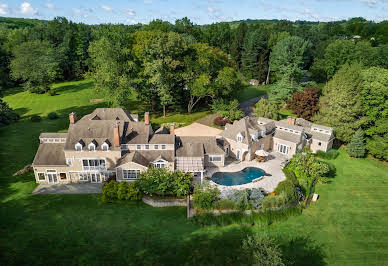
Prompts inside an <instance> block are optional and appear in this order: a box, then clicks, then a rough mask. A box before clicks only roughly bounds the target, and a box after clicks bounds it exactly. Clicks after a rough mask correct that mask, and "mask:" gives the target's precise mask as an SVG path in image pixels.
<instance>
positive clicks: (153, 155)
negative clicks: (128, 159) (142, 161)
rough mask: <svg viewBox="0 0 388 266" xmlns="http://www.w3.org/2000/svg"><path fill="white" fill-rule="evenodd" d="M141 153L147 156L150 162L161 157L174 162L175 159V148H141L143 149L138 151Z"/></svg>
mask: <svg viewBox="0 0 388 266" xmlns="http://www.w3.org/2000/svg"><path fill="white" fill-rule="evenodd" d="M136 152H138V153H139V154H141V155H142V156H143V157H144V158H146V159H147V160H148V161H149V162H151V163H152V162H154V161H156V160H157V159H158V158H159V157H161V158H162V159H164V160H166V161H169V162H174V161H175V152H174V150H164V151H156V150H149V151H145V150H141V151H136Z"/></svg>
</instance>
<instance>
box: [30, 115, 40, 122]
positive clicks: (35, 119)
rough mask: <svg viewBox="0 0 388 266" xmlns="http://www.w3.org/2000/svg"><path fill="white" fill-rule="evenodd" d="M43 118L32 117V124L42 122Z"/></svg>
mask: <svg viewBox="0 0 388 266" xmlns="http://www.w3.org/2000/svg"><path fill="white" fill-rule="evenodd" d="M41 120H42V118H41V117H40V116H39V115H33V116H31V121H32V122H40V121H41Z"/></svg>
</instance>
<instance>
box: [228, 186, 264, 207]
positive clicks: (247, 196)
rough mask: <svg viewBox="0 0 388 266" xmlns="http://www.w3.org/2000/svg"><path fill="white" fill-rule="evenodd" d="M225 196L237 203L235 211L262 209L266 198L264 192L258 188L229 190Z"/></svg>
mask: <svg viewBox="0 0 388 266" xmlns="http://www.w3.org/2000/svg"><path fill="white" fill-rule="evenodd" d="M225 196H226V198H227V199H229V200H232V201H233V202H234V203H235V207H236V208H235V209H239V210H249V209H260V208H261V201H262V200H263V198H264V194H263V192H262V191H261V190H259V189H257V188H252V189H249V188H247V189H244V190H237V189H233V190H228V191H227V192H226V195H225Z"/></svg>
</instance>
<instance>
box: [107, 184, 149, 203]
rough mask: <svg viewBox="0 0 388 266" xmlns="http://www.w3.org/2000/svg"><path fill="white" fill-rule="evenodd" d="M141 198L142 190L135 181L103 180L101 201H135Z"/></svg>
mask: <svg viewBox="0 0 388 266" xmlns="http://www.w3.org/2000/svg"><path fill="white" fill-rule="evenodd" d="M141 198H142V192H141V190H140V188H139V184H138V182H137V181H134V182H131V183H127V182H126V181H121V182H120V183H118V182H116V181H114V180H111V181H109V182H105V184H104V186H103V187H102V201H103V202H114V201H116V200H130V201H137V200H141Z"/></svg>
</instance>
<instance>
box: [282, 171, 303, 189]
mask: <svg viewBox="0 0 388 266" xmlns="http://www.w3.org/2000/svg"><path fill="white" fill-rule="evenodd" d="M283 173H284V175H285V176H286V179H287V180H288V181H290V182H291V183H292V184H294V186H298V185H299V182H298V179H297V178H296V176H295V173H294V172H293V171H292V170H291V169H289V168H287V167H285V168H283Z"/></svg>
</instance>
